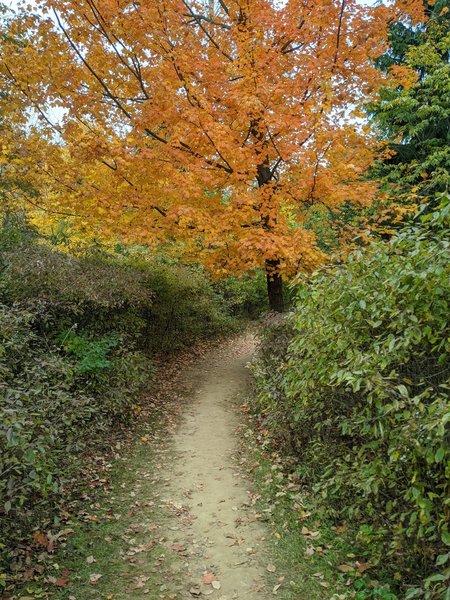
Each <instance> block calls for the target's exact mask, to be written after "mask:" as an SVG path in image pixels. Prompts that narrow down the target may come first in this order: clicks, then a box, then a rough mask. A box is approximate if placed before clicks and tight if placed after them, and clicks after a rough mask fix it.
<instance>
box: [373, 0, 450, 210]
mask: <svg viewBox="0 0 450 600" xmlns="http://www.w3.org/2000/svg"><path fill="white" fill-rule="evenodd" d="M424 4H425V7H426V11H427V13H428V16H429V20H428V21H427V22H426V23H425V24H424V25H423V26H421V27H412V26H411V25H409V26H407V25H406V24H405V23H403V22H398V23H395V24H394V25H393V26H392V29H391V46H390V49H389V51H388V52H387V53H386V55H385V56H384V57H382V59H380V61H379V66H380V68H382V69H391V70H394V71H395V70H396V69H397V70H398V72H400V73H403V75H404V81H403V85H399V86H397V87H391V88H386V89H385V90H384V91H383V93H382V96H381V101H380V102H379V103H378V104H377V105H376V106H374V107H373V117H374V119H375V124H376V125H377V126H378V128H379V132H380V134H381V137H382V139H383V140H385V141H386V143H387V146H388V148H389V150H390V151H389V153H388V157H387V158H385V159H384V160H382V161H380V162H379V164H378V168H377V169H376V174H377V176H378V177H381V178H382V179H383V180H384V182H385V184H386V189H388V190H389V191H390V192H391V193H392V192H394V193H395V194H396V195H397V196H398V195H400V196H401V197H402V198H406V199H407V200H409V201H410V200H411V198H412V197H414V196H419V197H423V196H427V195H432V194H435V193H436V192H444V191H446V190H448V189H449V185H450V169H449V165H450V63H449V58H450V33H449V32H450V11H449V7H448V5H447V2H446V0H437V1H436V2H432V3H431V2H430V3H427V2H425V3H424Z"/></svg>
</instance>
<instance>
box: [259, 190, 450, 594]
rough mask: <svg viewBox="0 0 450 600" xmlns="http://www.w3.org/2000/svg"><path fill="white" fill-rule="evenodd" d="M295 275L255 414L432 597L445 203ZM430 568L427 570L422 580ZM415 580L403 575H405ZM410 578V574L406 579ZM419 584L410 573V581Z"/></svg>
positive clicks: (436, 587) (328, 503)
mask: <svg viewBox="0 0 450 600" xmlns="http://www.w3.org/2000/svg"><path fill="white" fill-rule="evenodd" d="M441 200H442V202H443V203H442V206H441V210H440V211H439V212H435V213H433V214H429V215H428V216H427V217H425V219H424V221H425V223H422V224H421V225H420V226H417V227H414V228H411V229H408V230H407V231H404V232H402V233H400V234H399V235H398V236H397V237H396V238H395V239H393V240H392V242H391V243H390V244H388V245H381V244H376V245H374V246H372V247H370V248H369V249H368V250H367V251H365V252H361V253H356V254H354V255H353V256H352V257H351V258H350V259H349V261H348V262H346V263H345V264H342V265H340V266H336V267H333V268H332V269H329V270H325V271H322V272H319V273H316V274H315V275H314V276H312V277H311V278H309V279H308V280H300V281H299V286H298V292H297V303H296V308H295V310H294V311H293V312H292V314H291V315H289V317H288V318H287V319H286V320H281V321H280V319H276V320H275V321H274V323H273V324H272V326H270V327H269V329H268V331H267V332H266V334H265V338H264V340H263V343H262V350H261V354H260V358H259V362H258V363H257V365H256V367H255V372H256V377H257V383H258V388H259V396H258V411H259V412H261V413H262V414H263V415H264V419H265V426H266V427H267V428H268V429H270V430H271V432H272V434H273V436H274V437H275V438H276V439H278V440H279V443H280V445H281V446H283V447H285V448H288V449H289V450H290V452H291V453H293V454H294V455H296V456H298V457H299V460H298V461H297V462H298V467H297V475H298V476H299V477H300V478H301V480H302V481H303V482H304V483H305V484H306V485H308V486H310V487H311V488H312V490H313V491H314V492H315V494H316V496H317V500H318V501H319V502H321V503H322V504H323V505H324V507H325V509H326V511H327V512H328V514H330V515H331V516H333V517H334V518H336V519H338V520H342V519H344V520H348V521H349V522H350V523H352V524H353V525H354V526H355V528H356V530H355V535H356V540H357V541H359V542H361V544H363V545H364V546H365V548H366V553H367V558H368V559H369V560H370V562H372V563H374V564H376V565H379V566H381V567H382V568H383V569H387V570H388V571H389V572H390V573H391V575H393V574H394V573H396V572H397V573H400V574H401V575H400V576H398V578H399V579H400V582H401V583H400V588H401V589H402V590H403V592H405V591H406V590H407V589H408V590H409V593H408V596H407V597H408V598H410V597H416V596H420V595H421V594H422V591H421V590H422V588H421V587H420V583H419V582H420V580H421V577H422V578H423V579H425V583H424V586H425V587H424V589H425V590H426V591H427V593H428V596H427V597H430V598H431V597H432V598H442V597H443V595H444V591H445V590H446V589H447V586H448V583H449V577H450V571H449V569H448V566H449V564H448V559H449V556H450V555H449V547H448V546H449V545H450V532H449V497H450V488H449V481H450V479H449V476H450V446H449V422H450V408H449V403H448V391H449V387H450V386H449V375H450V365H449V358H448V357H449V354H448V351H449V345H448V344H449V327H448V314H449V304H450V286H449V261H448V259H449V250H450V236H449V234H448V225H449V220H450V219H449V216H450V206H449V204H448V199H447V201H445V199H441ZM427 577H428V579H426V578H427ZM409 584H410V585H411V586H412V587H408V585H409ZM414 584H416V585H414ZM417 584H418V585H417Z"/></svg>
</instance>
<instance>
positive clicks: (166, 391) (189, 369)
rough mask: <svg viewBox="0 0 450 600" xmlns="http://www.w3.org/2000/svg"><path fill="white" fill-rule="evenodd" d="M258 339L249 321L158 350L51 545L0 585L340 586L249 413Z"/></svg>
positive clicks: (128, 589) (222, 594)
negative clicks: (172, 350) (234, 333)
mask: <svg viewBox="0 0 450 600" xmlns="http://www.w3.org/2000/svg"><path fill="white" fill-rule="evenodd" d="M255 343H256V342H255V337H254V335H253V334H252V333H245V334H243V335H240V336H238V337H234V338H231V339H228V340H222V341H219V342H213V343H207V344H204V345H203V346H201V347H199V348H197V349H196V350H194V351H192V350H190V351H189V352H186V353H184V354H183V353H181V354H178V355H177V356H176V357H174V358H173V359H170V360H169V361H167V362H166V364H164V361H163V363H162V364H161V365H160V368H159V370H158V377H157V380H156V382H155V385H154V386H153V389H152V390H151V391H150V392H149V394H148V395H147V396H146V397H144V398H143V401H142V406H141V407H140V408H139V410H138V412H139V413H140V417H139V419H138V424H137V425H136V426H133V427H132V428H130V430H129V431H128V430H127V428H124V429H123V432H122V437H121V436H120V435H119V436H118V437H117V438H114V437H113V438H111V440H110V444H111V448H113V449H114V450H113V455H112V457H111V456H108V455H104V456H101V455H100V456H98V457H94V458H95V460H96V466H95V467H94V469H92V467H86V469H87V470H86V476H85V479H86V492H85V494H84V496H83V499H82V502H81V503H80V502H78V503H75V504H74V506H73V507H72V510H71V511H70V516H69V518H67V519H66V520H65V522H64V524H63V527H62V528H61V531H59V532H57V533H56V534H55V533H54V532H53V533H51V534H50V533H48V539H52V540H53V539H55V540H57V541H56V543H55V548H54V549H53V543H52V548H51V550H50V551H49V550H48V548H47V550H45V549H43V550H42V552H41V553H40V554H39V555H38V556H37V563H38V564H36V565H31V567H30V569H29V572H30V573H31V576H29V577H28V580H27V581H25V582H23V584H21V585H20V586H19V587H20V592H19V593H13V594H10V595H6V596H5V597H6V598H8V599H10V600H35V599H44V598H45V599H47V598H51V599H53V600H128V599H132V600H144V599H151V600H183V599H188V598H189V599H191V600H192V598H204V597H209V598H211V600H267V599H269V598H274V597H275V596H277V597H278V598H279V599H281V598H283V599H289V600H319V599H329V598H331V597H333V598H344V596H341V595H336V596H334V595H333V591H337V590H336V589H334V590H333V588H335V586H334V582H335V581H336V576H335V574H334V573H335V571H334V569H332V568H331V567H330V565H331V564H332V562H331V561H330V560H329V558H331V556H330V555H329V554H325V553H327V552H328V550H327V549H326V548H325V547H323V548H321V547H320V546H319V547H318V548H319V549H318V550H317V551H316V550H314V547H313V546H314V544H317V542H318V540H317V539H315V536H316V535H317V536H319V533H318V532H317V533H315V532H313V531H312V530H309V529H306V532H307V533H306V534H305V535H299V526H298V514H295V511H296V510H297V509H298V507H299V505H298V503H297V504H296V503H295V498H297V496H298V494H297V493H296V492H297V491H298V490H295V489H292V484H291V483H289V481H287V480H283V478H282V472H281V471H280V469H281V466H280V464H279V462H278V461H277V458H276V456H275V455H274V454H272V453H269V452H267V451H266V450H265V446H264V444H265V442H264V440H263V441H262V443H260V441H258V439H257V438H258V435H259V434H258V431H257V427H256V428H255V427H252V424H251V422H250V421H248V420H246V415H245V402H244V401H245V397H246V395H247V397H248V392H249V380H250V373H249V371H248V369H247V368H246V364H247V363H248V362H249V360H250V359H251V358H252V355H253V353H254V349H255ZM243 402H244V411H242V410H241V409H242V404H243ZM292 494H294V500H292V498H291V496H292ZM288 500H289V502H288V503H287V504H285V501H288ZM289 519H291V524H290V525H289V524H288V523H287V521H288V520H289ZM306 524H308V526H309V523H306ZM315 525H317V523H315ZM60 527H61V526H60ZM289 527H290V529H291V532H289ZM303 533H305V528H303ZM311 536H312V537H311ZM44 538H45V536H44ZM313 538H314V539H313ZM283 544H285V545H284V546H283ZM319 544H320V542H319ZM322 545H323V543H322ZM305 557H306V558H305ZM274 563H275V564H274ZM333 571H334V572H333ZM327 581H328V582H331V585H330V583H327ZM327 588H328V589H327Z"/></svg>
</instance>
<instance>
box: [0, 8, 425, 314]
mask: <svg viewBox="0 0 450 600" xmlns="http://www.w3.org/2000/svg"><path fill="white" fill-rule="evenodd" d="M421 9H422V3H421V2H420V1H419V0H418V1H414V0H402V1H401V2H397V3H396V4H395V3H394V4H392V5H391V6H384V5H380V6H376V7H373V6H368V5H363V4H360V3H359V2H357V1H356V0H339V1H338V0H284V1H277V0H218V1H212V0H210V1H209V2H205V1H204V0H42V2H41V3H40V6H39V12H38V13H37V14H33V13H32V12H30V11H29V9H28V11H27V10H25V12H24V13H22V14H21V15H20V16H18V17H17V18H16V19H15V20H14V21H13V23H12V24H11V25H10V30H9V36H8V38H7V39H6V38H5V40H6V41H5V40H4V42H3V52H2V63H1V77H2V80H3V84H4V85H5V86H7V87H8V89H9V90H10V94H11V98H12V97H14V99H15V100H14V102H16V103H17V110H22V109H23V107H24V106H27V107H31V110H32V112H33V114H36V115H38V116H39V118H40V121H41V125H40V135H41V136H42V137H43V136H44V135H45V132H47V133H48V143H47V148H46V150H45V152H44V154H45V156H41V157H40V158H39V161H36V162H37V163H39V168H40V169H41V170H42V169H43V168H44V167H45V176H46V178H47V185H51V186H52V190H53V192H52V194H50V195H49V198H50V199H51V203H52V204H51V207H50V208H51V209H52V210H53V211H54V212H62V213H64V212H66V213H70V214H74V215H76V216H77V217H78V218H79V220H80V222H81V223H85V224H86V223H89V224H90V226H91V227H94V228H97V229H98V230H100V229H101V230H103V231H105V232H109V233H110V234H111V235H119V236H120V237H122V238H125V239H132V240H133V241H135V242H149V243H153V244H158V243H160V242H161V241H164V240H168V239H170V240H173V243H174V244H176V247H177V249H178V251H179V252H180V253H183V254H184V255H185V256H187V257H189V256H191V257H193V258H194V257H195V259H196V260H200V261H202V262H203V263H204V264H205V265H207V266H208V268H209V269H210V270H211V271H212V272H213V273H214V274H216V275H218V276H220V275H224V274H227V273H241V272H243V271H245V270H249V269H252V268H254V267H263V268H265V270H266V273H267V281H268V292H269V300H270V304H271V307H272V308H273V309H275V310H282V308H283V299H282V280H283V278H286V277H289V276H291V275H292V274H294V273H295V272H296V271H298V270H301V269H305V270H309V269H312V268H314V267H315V266H316V265H317V264H319V263H320V262H321V261H322V260H323V254H322V253H321V251H320V250H319V248H318V246H317V243H316V239H315V236H314V234H313V232H312V231H311V230H310V229H308V227H307V226H305V214H306V209H307V208H308V207H309V206H311V205H314V204H321V205H324V206H326V207H328V208H330V209H333V208H335V207H337V206H339V205H340V204H342V203H343V202H346V201H350V202H353V203H356V204H364V203H369V202H371V200H372V198H373V196H374V192H375V186H374V184H373V183H370V182H368V181H365V180H364V179H363V177H362V175H363V174H364V172H365V170H366V169H367V167H368V165H369V164H370V163H371V161H372V160H373V148H374V142H373V140H372V138H371V136H370V134H369V132H368V131H367V130H366V129H365V128H364V127H362V126H361V124H360V122H359V121H358V119H357V117H358V116H361V112H360V110H361V105H362V104H363V103H364V102H365V101H367V99H368V98H372V97H373V96H374V94H376V93H377V90H378V89H379V87H380V85H381V84H382V82H383V75H382V74H381V72H380V71H378V70H377V69H376V67H375V65H374V60H375V59H376V58H377V57H378V56H380V55H381V54H382V53H383V52H384V51H385V50H386V47H387V29H388V22H389V19H391V18H392V17H393V14H394V12H395V13H396V14H397V15H398V13H399V12H402V13H403V14H404V15H405V18H409V19H416V20H417V19H420V18H422V14H421ZM24 32H25V33H24ZM17 38H20V39H21V40H22V42H21V43H20V44H18V43H14V40H15V39H17ZM11 40H13V41H12V42H11ZM24 40H25V41H24ZM11 101H12V100H11ZM58 111H60V115H61V117H60V118H58V119H56V118H55V115H56V114H58ZM61 111H62V112H61ZM55 129H56V130H57V136H56V138H55V135H54V130H55Z"/></svg>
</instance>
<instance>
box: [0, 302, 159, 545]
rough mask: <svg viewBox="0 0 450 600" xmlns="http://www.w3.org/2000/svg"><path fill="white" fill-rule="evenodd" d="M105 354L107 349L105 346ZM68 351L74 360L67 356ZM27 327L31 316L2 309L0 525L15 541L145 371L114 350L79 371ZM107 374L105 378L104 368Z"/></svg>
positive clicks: (126, 405) (78, 358)
mask: <svg viewBox="0 0 450 600" xmlns="http://www.w3.org/2000/svg"><path fill="white" fill-rule="evenodd" d="M109 351H112V346H111V345H109ZM72 354H74V356H72ZM87 356H89V352H88V353H83V352H81V351H78V350H77V352H75V353H72V351H69V353H68V354H66V353H62V352H61V348H60V347H58V346H55V345H53V344H52V343H49V341H48V340H46V339H45V338H42V337H41V336H39V335H38V334H37V333H36V331H34V329H33V315H32V314H31V313H29V312H26V311H24V310H21V309H19V308H14V307H8V306H5V305H0V374H1V377H0V414H1V416H2V418H1V420H0V497H1V498H2V503H1V505H0V525H1V530H2V535H4V536H7V537H9V536H13V537H14V538H16V539H18V538H19V536H20V533H25V532H26V531H27V529H29V528H30V527H31V526H32V525H36V524H37V523H38V521H39V517H40V514H41V512H42V513H43V514H48V513H50V512H51V510H52V506H53V505H54V504H55V503H56V502H57V500H58V493H59V492H60V490H61V486H64V484H65V482H66V481H67V480H69V479H70V478H71V477H73V476H76V474H77V472H78V471H79V469H80V465H81V463H80V455H81V454H82V453H83V452H84V451H86V449H87V448H88V447H90V446H92V445H94V444H100V445H101V444H102V443H104V440H105V438H106V433H107V431H108V429H109V428H110V427H111V424H112V423H113V421H114V420H115V419H116V418H119V417H120V419H124V418H126V417H127V414H129V412H130V410H131V408H132V406H133V403H134V401H135V398H136V395H137V393H138V391H139V389H140V387H141V386H142V385H143V383H144V382H145V381H146V380H147V379H148V376H149V374H150V373H151V369H150V368H149V366H148V361H147V360H145V359H144V357H143V356H142V355H139V354H138V353H133V352H130V351H127V350H123V349H120V348H117V349H115V355H114V357H113V359H112V360H111V363H110V364H108V365H107V366H108V368H107V369H106V368H105V365H102V368H101V369H99V368H98V364H97V365H96V367H97V368H95V369H94V368H93V364H95V363H93V361H92V360H91V364H90V368H86V367H85V366H84V368H83V365H84V363H83V360H84V359H86V357H87ZM105 370H107V374H106V373H104V372H103V371H105Z"/></svg>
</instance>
